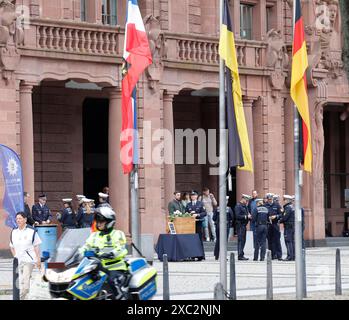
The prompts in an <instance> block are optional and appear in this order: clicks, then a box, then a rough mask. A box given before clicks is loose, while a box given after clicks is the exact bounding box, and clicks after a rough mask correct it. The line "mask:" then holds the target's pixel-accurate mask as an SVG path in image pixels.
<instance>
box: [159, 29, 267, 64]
mask: <svg viewBox="0 0 349 320" xmlns="http://www.w3.org/2000/svg"><path fill="white" fill-rule="evenodd" d="M165 41H166V45H167V57H166V60H168V61H172V62H184V63H194V64H206V65H218V64H219V53H218V46H219V41H218V39H217V38H215V37H205V36H199V35H195V38H194V37H188V36H185V35H181V34H172V33H165ZM266 47H267V44H266V43H265V42H259V41H241V40H237V41H236V51H237V59H238V64H239V66H241V67H247V68H248V67H250V68H262V67H263V65H264V59H265V52H266Z"/></svg>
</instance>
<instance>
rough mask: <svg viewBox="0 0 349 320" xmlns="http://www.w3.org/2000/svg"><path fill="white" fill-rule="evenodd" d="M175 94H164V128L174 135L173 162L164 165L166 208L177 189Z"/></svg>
mask: <svg viewBox="0 0 349 320" xmlns="http://www.w3.org/2000/svg"><path fill="white" fill-rule="evenodd" d="M173 97H174V95H173V94H167V93H165V94H164V96H163V103H164V129H166V130H168V131H169V132H171V135H172V163H171V164H166V163H165V165H164V181H165V185H164V187H165V188H164V189H165V190H164V191H165V210H167V204H168V203H169V202H170V201H171V200H172V198H173V192H174V191H175V189H176V177H175V163H174V125H173Z"/></svg>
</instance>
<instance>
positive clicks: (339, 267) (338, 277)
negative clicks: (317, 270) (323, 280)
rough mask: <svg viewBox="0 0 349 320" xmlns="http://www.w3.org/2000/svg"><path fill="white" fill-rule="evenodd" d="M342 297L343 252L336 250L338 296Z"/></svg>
mask: <svg viewBox="0 0 349 320" xmlns="http://www.w3.org/2000/svg"><path fill="white" fill-rule="evenodd" d="M341 295H342V272H341V252H340V250H339V249H337V250H336V296H341Z"/></svg>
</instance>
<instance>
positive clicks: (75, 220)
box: [24, 187, 110, 230]
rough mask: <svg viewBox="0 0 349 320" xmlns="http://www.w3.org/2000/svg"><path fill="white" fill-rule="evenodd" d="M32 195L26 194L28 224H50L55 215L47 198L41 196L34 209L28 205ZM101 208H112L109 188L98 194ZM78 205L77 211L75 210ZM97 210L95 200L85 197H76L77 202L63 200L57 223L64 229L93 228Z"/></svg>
mask: <svg viewBox="0 0 349 320" xmlns="http://www.w3.org/2000/svg"><path fill="white" fill-rule="evenodd" d="M29 197H30V195H29V194H28V193H27V192H25V193H24V214H25V217H26V219H27V223H28V225H30V226H37V225H45V224H50V223H51V222H52V220H53V214H52V212H51V210H50V208H49V206H48V205H47V196H46V195H45V194H40V195H39V197H38V202H37V203H36V204H34V205H33V207H32V209H31V210H30V207H29V205H28V200H29ZM98 198H99V204H98V206H97V208H99V207H105V206H107V207H110V204H109V188H108V187H105V188H103V192H100V193H98ZM74 204H75V205H76V209H75V208H74ZM95 209H96V205H95V200H93V199H89V198H87V197H85V196H84V195H76V200H75V201H73V199H72V198H64V199H62V209H61V211H60V212H58V213H57V215H56V218H57V221H58V222H59V223H60V224H61V226H62V229H63V230H65V229H76V228H91V227H92V224H93V221H94V212H95Z"/></svg>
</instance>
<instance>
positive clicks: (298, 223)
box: [294, 106, 303, 300]
mask: <svg viewBox="0 0 349 320" xmlns="http://www.w3.org/2000/svg"><path fill="white" fill-rule="evenodd" d="M294 166H295V167H294V169H295V170H294V173H295V174H294V182H295V256H296V298H297V300H302V298H303V268H302V265H303V261H302V260H303V255H302V214H301V190H300V185H299V174H300V172H299V171H300V170H299V115H298V110H297V107H296V106H294Z"/></svg>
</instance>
